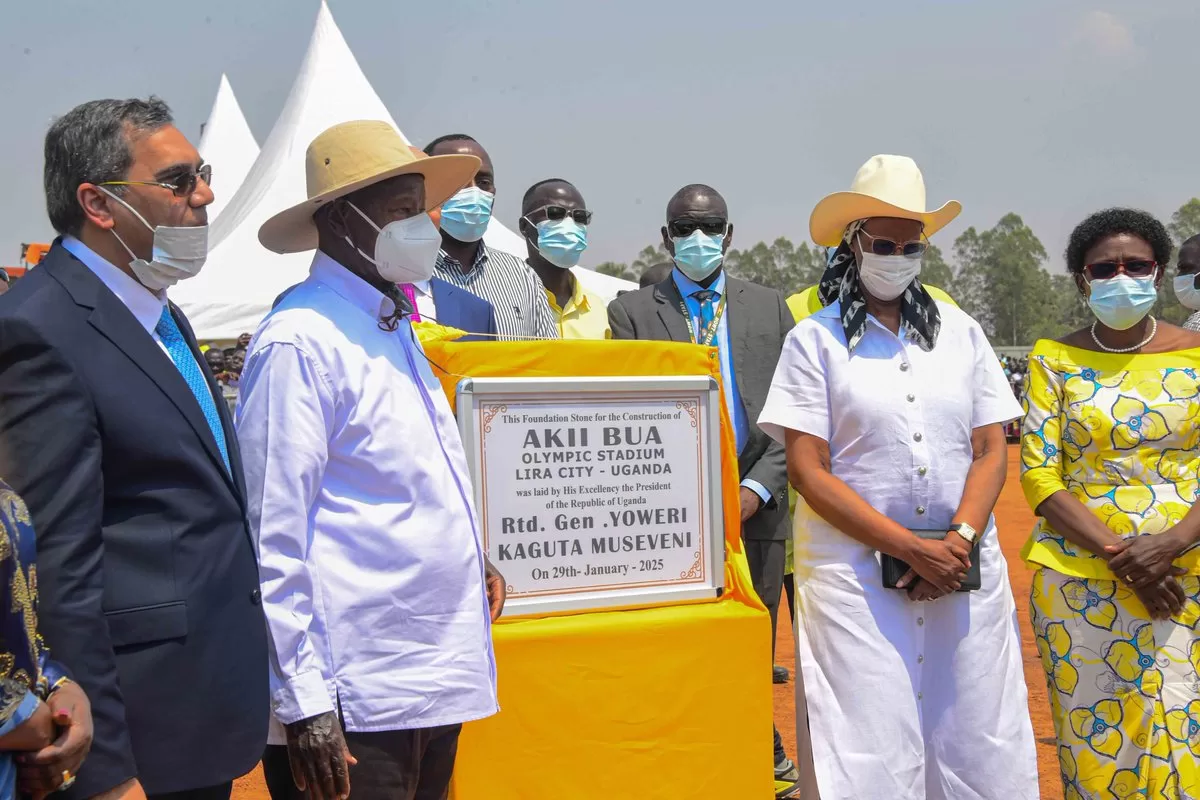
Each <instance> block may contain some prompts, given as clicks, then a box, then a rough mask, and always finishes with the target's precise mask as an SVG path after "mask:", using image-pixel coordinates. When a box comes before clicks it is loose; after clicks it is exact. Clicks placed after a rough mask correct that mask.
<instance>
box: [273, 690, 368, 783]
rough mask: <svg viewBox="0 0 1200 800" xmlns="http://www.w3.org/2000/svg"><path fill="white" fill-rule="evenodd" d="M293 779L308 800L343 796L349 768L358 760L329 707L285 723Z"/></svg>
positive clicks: (348, 778) (348, 780)
mask: <svg viewBox="0 0 1200 800" xmlns="http://www.w3.org/2000/svg"><path fill="white" fill-rule="evenodd" d="M285 727H286V729H287V750H288V761H289V762H290V763H291V765H292V780H293V781H295V783H296V788H297V789H299V790H300V791H302V792H303V791H306V790H307V791H308V796H309V798H310V800H346V798H348V797H349V796H350V768H349V766H347V765H354V764H357V763H358V762H357V761H356V760H355V759H354V756H352V755H350V750H349V749H347V747H346V738H345V736H343V735H342V724H341V722H339V721H338V716H337V714H335V713H334V712H332V711H327V712H325V713H324V714H318V715H317V716H315V717H309V718H308V719H302V720H300V721H299V722H293V723H292V724H290V725H287V726H285Z"/></svg>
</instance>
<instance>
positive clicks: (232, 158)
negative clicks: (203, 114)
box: [199, 74, 258, 223]
mask: <svg viewBox="0 0 1200 800" xmlns="http://www.w3.org/2000/svg"><path fill="white" fill-rule="evenodd" d="M199 150H200V157H201V158H203V159H204V160H205V161H206V162H208V163H209V164H212V166H213V183H214V184H215V185H216V188H214V189H213V195H214V197H215V199H214V200H213V202H212V204H211V205H209V207H208V220H209V222H210V223H211V222H212V221H213V220H215V219H216V218H217V217H218V216H219V215H220V213H221V211H222V210H224V208H225V206H227V205H228V204H229V201H230V200H232V199H233V196H234V195H235V194H236V193H237V190H238V189H239V188H240V187H241V185H242V181H244V180H245V179H246V175H247V173H249V172H250V168H251V167H252V166H254V161H255V159H257V158H258V142H256V141H255V140H254V134H253V133H251V132H250V126H249V125H248V124H246V116H245V114H243V113H242V107H241V106H240V105H238V101H237V97H235V96H234V94H233V87H231V86H230V85H229V79H228V78H227V77H225V75H224V74H222V75H221V84H220V86H218V87H217V96H216V99H214V100H213V104H212V111H210V112H208V122H206V123H204V127H203V128H202V129H201V132H200V147H199Z"/></svg>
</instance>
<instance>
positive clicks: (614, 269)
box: [596, 261, 638, 281]
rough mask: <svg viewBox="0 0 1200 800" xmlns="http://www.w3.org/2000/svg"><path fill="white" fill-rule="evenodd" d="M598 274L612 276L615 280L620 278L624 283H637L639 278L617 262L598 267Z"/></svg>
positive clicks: (606, 262) (607, 262) (608, 262)
mask: <svg viewBox="0 0 1200 800" xmlns="http://www.w3.org/2000/svg"><path fill="white" fill-rule="evenodd" d="M596 272H599V273H600V274H601V275H611V276H612V277H614V278H620V279H621V280H623V281H637V279H638V276H637V275H634V274H633V272H631V271H630V270H629V267H627V266H625V265H624V264H620V263H618V262H616V261H605V262H604V263H603V264H598V265H597V266H596Z"/></svg>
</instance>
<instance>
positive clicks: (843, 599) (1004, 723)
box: [758, 302, 1038, 800]
mask: <svg viewBox="0 0 1200 800" xmlns="http://www.w3.org/2000/svg"><path fill="white" fill-rule="evenodd" d="M938 310H939V311H940V312H941V318H942V328H941V332H940V333H939V334H938V339H937V344H936V346H935V347H934V348H933V349H932V350H931V351H928V352H926V351H925V350H922V349H921V348H920V347H918V346H917V345H916V344H914V343H913V342H911V341H909V340H908V338H907V337H905V336H904V335H903V334H901V335H900V336H897V335H896V334H894V333H892V332H891V331H890V330H888V329H887V328H886V327H884V326H883V325H882V324H880V322H879V321H878V320H876V319H875V318H874V317H868V318H867V328H866V333H865V334H864V336H863V338H862V339H861V340H860V341H859V343H858V346H857V347H856V348H855V349H854V351H853V352H850V351H849V350H848V349H847V348H846V336H845V333H844V332H843V330H842V323H841V318H840V313H841V306H840V304H838V303H836V302H835V303H833V304H831V305H830V306H829V307H827V308H825V309H822V310H821V311H819V312H817V313H816V314H814V315H812V316H811V317H809V318H807V319H805V320H802V321H801V322H800V323H799V324H798V325H796V327H795V328H793V329H792V331H791V333H789V334H788V336H787V340H786V342H785V343H784V346H783V353H782V355H781V356H780V359H779V364H778V366H777V367H776V370H775V378H774V380H773V382H772V384H771V391H770V392H769V393H768V395H767V400H766V403H765V405H764V407H763V411H762V414H761V415H760V416H759V419H758V424H759V426H760V427H761V428H762V429H763V430H764V431H766V433H767V434H768V435H770V436H772V437H773V438H775V439H776V440H777V441H780V442H782V441H783V440H784V433H785V431H787V430H794V431H799V432H801V433H807V434H810V435H812V436H816V437H818V438H820V439H823V440H825V441H826V442H827V443H828V444H829V454H830V464H829V469H830V471H831V472H832V473H833V475H834V476H835V477H837V478H839V479H841V480H842V481H844V482H845V483H846V484H847V485H848V486H849V487H850V488H851V489H853V490H854V492H855V493H857V494H858V496H859V497H861V498H862V499H863V500H865V501H866V502H867V503H868V504H870V505H871V507H872V508H874V509H876V510H877V511H879V512H880V513H881V514H883V515H884V516H887V517H889V518H891V519H893V520H895V521H896V522H898V523H900V524H901V525H903V526H905V527H907V528H909V529H910V530H921V529H925V530H937V531H946V530H947V529H948V528H949V525H950V523H951V521H952V519H953V517H954V514H955V512H956V511H957V509H958V506H959V503H960V502H961V501H962V497H963V489H964V487H965V484H966V478H967V473H968V471H969V470H970V469H971V464H972V461H973V455H972V448H971V432H972V431H973V430H975V429H976V428H980V427H983V426H985V425H993V424H996V423H1002V422H1006V421H1008V420H1010V419H1015V418H1016V417H1019V416H1020V415H1021V407H1020V405H1019V404H1018V403H1017V401H1016V400H1015V399H1014V398H1013V394H1012V391H1011V390H1010V389H1009V387H1008V382H1007V381H1006V380H1005V378H1004V372H1003V371H1002V370H1001V368H1000V362H999V361H998V360H997V358H996V354H995V353H994V352H993V351H992V348H991V346H990V345H989V344H988V341H987V337H986V336H985V335H984V333H983V330H982V329H981V328H980V327H979V325H978V324H977V323H976V322H975V320H973V319H971V318H970V317H969V316H967V314H965V313H964V312H962V311H961V310H959V309H958V308H955V307H953V306H951V305H949V304H947V303H938ZM794 531H795V533H794V535H795V545H796V548H795V556H796V557H795V579H796V633H797V636H796V642H797V659H796V662H797V664H798V665H799V667H800V670H801V673H802V675H803V681H802V682H801V681H797V684H796V685H797V686H803V687H804V693H805V696H804V699H805V700H806V701H807V702H806V706H805V705H804V704H800V703H799V702H798V704H797V710H798V712H799V710H800V709H801V708H804V709H805V712H806V713H807V714H808V720H809V728H810V730H811V742H812V748H813V762H814V764H815V767H816V776H817V783H818V785H819V787H820V794H821V796H823V797H904V798H916V797H920V798H924V799H925V800H1018V799H1019V800H1027V799H1028V798H1036V797H1037V796H1038V794H1037V793H1038V776H1037V754H1036V749H1035V745H1034V739H1033V727H1032V725H1031V724H1030V721H1029V708H1028V705H1027V695H1026V690H1025V678H1024V672H1023V664H1022V658H1021V646H1020V639H1019V636H1018V632H1017V625H1016V606H1015V605H1014V602H1013V596H1012V587H1011V586H1010V585H1009V580H1008V569H1007V566H1006V564H1005V561H1004V555H1003V554H1002V553H1001V551H1000V545H999V543H998V541H997V535H996V525H995V522H994V520H989V522H988V524H987V527H986V530H985V531H984V532H983V534H982V540H981V543H980V552H979V562H980V571H981V574H982V579H983V586H982V588H981V589H979V590H978V591H974V592H964V593H956V594H951V595H948V596H946V597H943V598H941V599H939V600H935V601H932V602H921V603H918V602H913V601H912V600H910V599H909V597H908V594H907V593H906V592H903V591H897V590H895V589H885V588H883V583H882V578H881V572H880V569H881V568H880V563H879V554H878V553H876V552H875V551H874V550H873V549H871V548H870V547H869V546H868V545H866V544H863V543H862V542H860V541H858V540H857V539H855V538H853V537H851V536H848V535H847V534H845V533H843V532H842V531H840V530H839V529H838V528H836V527H835V526H834V525H832V524H830V523H829V522H827V521H825V520H824V519H823V518H822V517H821V516H820V515H819V514H817V513H816V511H815V510H813V508H812V507H811V506H810V505H809V504H808V503H807V502H806V501H805V500H804V499H803V498H801V499H800V501H799V502H797V504H796V514H795V521H794Z"/></svg>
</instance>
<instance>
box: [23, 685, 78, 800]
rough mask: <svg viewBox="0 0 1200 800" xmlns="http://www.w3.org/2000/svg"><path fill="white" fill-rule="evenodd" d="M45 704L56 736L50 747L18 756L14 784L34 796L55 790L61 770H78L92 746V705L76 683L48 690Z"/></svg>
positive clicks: (40, 795)
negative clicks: (51, 690)
mask: <svg viewBox="0 0 1200 800" xmlns="http://www.w3.org/2000/svg"><path fill="white" fill-rule="evenodd" d="M46 706H47V708H48V709H49V713H50V714H51V716H52V721H53V723H54V727H55V730H56V732H57V736H56V738H55V739H54V741H53V742H52V743H51V744H50V745H49V746H47V747H43V748H40V749H39V750H38V751H37V752H33V753H26V754H23V755H21V756H18V758H17V765H18V773H17V786H18V787H19V788H20V790H21V792H22V793H23V794H27V795H31V796H33V797H34V798H37V797H42V796H44V795H47V794H49V793H50V792H54V791H57V790H58V789H59V788H60V787H61V786H62V783H63V777H64V773H69V774H70V775H74V774H75V773H76V772H78V771H79V767H80V765H81V764H83V760H84V758H86V757H87V754H88V751H89V750H90V749H91V747H92V706H91V704H90V703H89V702H88V699H87V695H85V694H84V693H83V689H82V688H80V686H79V684H77V683H75V682H73V681H68V682H67V683H64V684H63V685H62V686H60V687H59V688H58V689H56V690H54V691H53V692H51V693H50V697H49V698H48V699H47V700H46Z"/></svg>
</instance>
